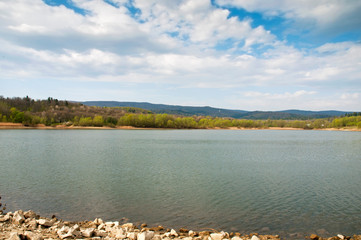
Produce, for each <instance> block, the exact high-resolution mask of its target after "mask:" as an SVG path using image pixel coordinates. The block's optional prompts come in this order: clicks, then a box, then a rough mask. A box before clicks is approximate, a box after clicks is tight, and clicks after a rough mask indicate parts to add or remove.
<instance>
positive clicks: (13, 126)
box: [0, 122, 361, 132]
mask: <svg viewBox="0 0 361 240" xmlns="http://www.w3.org/2000/svg"><path fill="white" fill-rule="evenodd" d="M1 129H59V130H64V129H69V130H71V129H94V130H96V129H109V130H116V129H118V130H122V129H123V130H124V129H125V130H161V129H168V130H179V129H176V128H139V127H132V126H116V127H114V128H112V127H107V126H103V127H93V126H87V127H84V126H74V125H71V126H67V125H61V124H59V125H56V126H46V125H44V124H37V125H35V126H25V125H24V124H22V123H12V122H0V130H1ZM206 129H207V130H320V131H346V132H361V129H360V128H314V129H303V128H291V127H283V128H282V127H269V128H237V127H229V128H218V127H216V128H206ZM198 130H204V129H199V128H198Z"/></svg>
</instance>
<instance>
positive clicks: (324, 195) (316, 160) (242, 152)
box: [0, 130, 361, 238]
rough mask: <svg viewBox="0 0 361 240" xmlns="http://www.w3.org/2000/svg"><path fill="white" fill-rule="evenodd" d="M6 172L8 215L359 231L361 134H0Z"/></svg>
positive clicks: (284, 231) (1, 181)
mask: <svg viewBox="0 0 361 240" xmlns="http://www.w3.org/2000/svg"><path fill="white" fill-rule="evenodd" d="M0 166H1V171H0V195H1V196H2V197H3V198H2V202H3V203H6V204H7V206H8V210H9V211H14V210H17V209H23V210H28V209H32V210H34V211H36V212H37V213H39V214H41V215H44V216H51V215H52V214H55V215H57V216H58V217H60V218H62V219H65V220H84V219H88V220H92V219H94V218H95V217H101V218H103V219H104V220H113V221H116V220H120V219H121V218H123V217H126V218H128V219H129V221H131V222H134V223H137V222H138V223H142V222H146V223H148V224H149V225H150V226H153V225H156V224H161V225H164V226H166V227H174V228H177V227H187V228H189V229H193V230H201V229H204V228H215V229H218V230H221V229H222V230H226V231H229V232H231V231H239V232H244V233H250V232H259V233H277V234H278V233H281V236H284V237H287V236H288V237H289V236H290V235H289V234H291V236H293V237H295V236H301V235H303V234H308V233H316V232H318V233H319V234H321V235H325V236H329V235H334V234H338V233H343V234H346V235H347V234H361V132H328V131H277V130H246V131H231V130H1V131H0ZM294 233H297V234H299V235H294ZM288 237H287V238H288Z"/></svg>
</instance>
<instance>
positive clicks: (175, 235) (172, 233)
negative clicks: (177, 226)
mask: <svg viewBox="0 0 361 240" xmlns="http://www.w3.org/2000/svg"><path fill="white" fill-rule="evenodd" d="M170 235H171V236H174V237H178V233H177V232H176V230H174V229H172V230H170Z"/></svg>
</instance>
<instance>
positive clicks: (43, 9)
mask: <svg viewBox="0 0 361 240" xmlns="http://www.w3.org/2000/svg"><path fill="white" fill-rule="evenodd" d="M73 2H74V3H75V4H76V5H77V7H79V8H82V9H84V10H85V11H86V12H87V14H85V15H81V14H78V13H76V12H74V11H73V10H71V9H68V8H66V7H64V6H48V5H46V4H45V3H44V2H42V1H40V0H36V1H35V0H34V1H30V0H25V1H24V0H13V1H10V0H5V1H1V2H0V79H11V80H12V81H16V79H36V78H38V79H56V80H59V79H62V80H67V79H72V80H73V81H81V82H84V83H87V82H92V83H102V82H107V83H116V84H139V86H140V85H141V84H153V85H162V86H171V87H173V88H178V89H190V90H194V91H196V90H199V89H201V90H202V91H203V90H205V89H211V90H210V91H225V92H227V94H225V95H227V97H230V98H231V99H232V100H235V101H234V105H233V108H244V107H243V105H242V103H241V101H237V94H238V93H239V92H242V93H245V95H244V96H242V99H241V100H242V101H244V102H246V103H248V104H250V105H249V106H254V108H256V106H263V107H264V108H265V109H266V108H267V106H268V107H272V106H278V105H279V106H281V105H282V104H294V105H295V106H305V102H307V104H311V102H312V104H315V105H317V103H316V102H313V101H311V100H312V99H318V100H319V101H320V103H321V102H322V103H323V105H322V106H327V104H326V103H327V101H326V100H329V101H330V103H332V104H335V105H336V106H339V105H338V103H337V102H342V103H348V104H351V105H350V106H359V107H361V106H360V105H355V104H354V103H352V102H351V101H349V99H354V100H355V99H356V100H357V99H358V98H359V95H357V94H358V93H359V92H360V91H361V86H360V79H361V45H360V44H359V43H355V42H350V41H349V42H342V43H325V44H323V45H322V46H320V47H318V48H316V49H309V50H307V51H306V50H300V49H296V48H295V47H292V46H288V45H287V43H285V42H282V41H278V40H277V39H276V37H275V36H274V35H273V34H272V33H271V32H268V31H266V30H265V29H264V27H262V26H259V27H256V28H254V27H252V25H251V19H239V18H238V17H230V16H229V13H230V12H229V10H227V9H221V8H217V7H215V6H213V5H212V4H211V2H210V1H209V0H199V1H191V0H176V1H168V0H134V1H133V4H134V7H136V8H139V9H140V12H139V13H137V16H136V17H134V16H132V14H131V13H130V12H129V10H128V9H127V7H126V5H127V4H129V2H128V1H125V0H122V1H113V2H114V3H117V4H118V8H116V7H113V6H111V5H109V4H108V3H105V2H103V1H91V0H73ZM219 2H221V1H219ZM276 2H277V1H276ZM278 2H279V1H278ZM283 2H284V5H282V4H281V5H277V4H278V3H277V4H276V3H275V2H273V1H270V2H268V1H267V2H263V3H264V4H263V5H262V4H258V5H259V6H258V5H257V4H255V3H259V2H257V1H244V2H243V1H239V2H235V1H234V2H232V4H234V5H237V4H238V5H237V6H241V5H242V4H245V5H244V6H245V8H247V9H248V10H249V11H251V10H252V11H261V10H262V11H265V12H267V14H268V15H272V14H276V13H277V14H279V12H282V14H284V15H287V14H288V15H287V16H291V15H292V16H298V15H300V16H299V18H304V19H306V18H311V17H310V16H311V15H307V16H306V15H305V16H304V17H301V14H302V13H303V11H306V10H305V9H310V8H311V5H307V4H306V2H307V1H305V2H303V4H301V2H298V3H294V4H291V2H289V1H283ZM223 3H224V4H226V3H227V2H226V1H223ZM228 3H229V4H231V2H230V1H228ZM271 3H274V4H276V7H273V5H272V4H271ZM242 6H243V5H242ZM287 6H288V7H287ZM296 6H299V7H300V9H296ZM259 9H261V10H259ZM324 11H326V12H327V11H331V10H328V9H327V8H326V10H325V9H321V8H320V9H318V10H317V11H316V13H312V14H314V15H317V16H319V15H320V16H321V15H322V14H326V13H323V12H324ZM297 14H298V15H297ZM304 14H311V13H304ZM342 16H343V15H342ZM227 41H229V43H228V42H227ZM224 42H227V44H229V45H228V46H227V47H228V48H226V49H225V50H222V49H218V48H217V47H218V45H219V44H223V43H224ZM257 45H261V46H263V47H264V46H266V48H265V49H266V50H262V51H259V52H257V50H256V49H254V47H255V46H257ZM256 52H257V53H256ZM2 81H4V80H2ZM9 85H10V84H9ZM84 85H86V84H84ZM164 88H165V87H164ZM267 89H268V90H267ZM324 89H332V90H333V91H335V89H336V90H337V91H339V93H335V92H332V94H331V93H330V95H332V97H329V98H328V97H325V96H322V97H320V95H321V94H324V91H326V90H324ZM356 93H357V94H356ZM1 94H3V95H6V93H1ZM153 94H156V93H153ZM347 94H349V95H347ZM355 94H356V95H355ZM195 98H196V96H195ZM209 98H212V97H209ZM145 100H146V99H145ZM250 100H253V101H254V102H253V103H251V102H248V101H250ZM286 100H287V101H286ZM288 100H289V101H288ZM306 100H307V101H306ZM221 101H223V100H222V99H220V102H221ZM195 102H196V100H195ZM354 102H356V101H354ZM256 103H257V104H258V105H255V104H256ZM224 104H225V103H224ZM227 104H228V103H227ZM236 104H237V105H236ZM312 106H313V105H312ZM318 106H320V107H321V105H320V104H318ZM340 106H341V105H340ZM223 107H227V106H226V105H224V106H223ZM248 109H249V108H248ZM266 110H267V109H266Z"/></svg>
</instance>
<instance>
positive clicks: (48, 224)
mask: <svg viewBox="0 0 361 240" xmlns="http://www.w3.org/2000/svg"><path fill="white" fill-rule="evenodd" d="M36 222H37V223H38V224H39V225H41V226H44V227H51V226H53V222H51V221H49V220H48V219H39V220H37V221H36Z"/></svg>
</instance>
